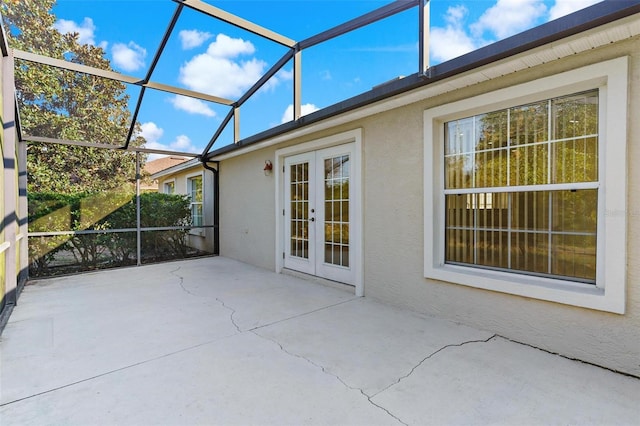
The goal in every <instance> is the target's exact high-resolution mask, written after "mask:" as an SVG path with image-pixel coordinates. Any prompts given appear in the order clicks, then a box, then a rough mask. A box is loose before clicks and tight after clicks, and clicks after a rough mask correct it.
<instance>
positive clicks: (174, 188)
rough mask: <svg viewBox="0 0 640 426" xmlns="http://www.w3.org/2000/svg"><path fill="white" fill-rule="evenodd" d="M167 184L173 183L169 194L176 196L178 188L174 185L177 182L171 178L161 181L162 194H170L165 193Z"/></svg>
mask: <svg viewBox="0 0 640 426" xmlns="http://www.w3.org/2000/svg"><path fill="white" fill-rule="evenodd" d="M168 183H173V192H172V193H171V194H177V193H178V192H177V188H178V187H177V185H176V183H177V182H176V178H171V179H167V180H163V181H162V193H163V194H170V193H169V192H166V191H165V188H166V185H167V184H168ZM158 189H160V188H158Z"/></svg>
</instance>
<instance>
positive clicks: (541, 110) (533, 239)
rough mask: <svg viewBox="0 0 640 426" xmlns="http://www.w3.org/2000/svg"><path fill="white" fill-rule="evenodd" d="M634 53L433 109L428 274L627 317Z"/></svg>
mask: <svg viewBox="0 0 640 426" xmlns="http://www.w3.org/2000/svg"><path fill="white" fill-rule="evenodd" d="M627 86H628V59H627V58H626V57H623V58H618V59H613V60H610V61H605V62H601V63H598V64H593V65H588V66H585V67H582V68H577V69H574V70H572V71H567V72H564V73H561V74H556V75H552V76H548V77H544V78H540V79H537V80H533V81H530V82H527V83H523V84H520V85H517V86H512V87H508V88H505V89H500V90H496V91H493V92H487V93H484V94H481V95H478V96H474V97H471V98H467V99H463V100H460V101H456V102H452V103H449V104H444V105H441V106H437V107H433V108H430V109H428V110H426V111H425V113H424V118H425V121H424V124H425V163H424V164H425V172H424V191H425V203H424V210H425V222H424V226H425V234H424V236H425V245H424V248H425V277H427V278H432V279H436V280H439V281H444V282H449V283H454V284H462V285H466V286H471V287H479V288H483V289H487V290H494V291H499V292H503V293H511V294H516V295H520V296H525V297H529V298H537V299H542V300H548V301H554V302H559V303H565V304H570V305H575V306H583V307H588V308H593V309H599V310H605V311H609V312H616V313H624V311H625V286H626V263H627V256H626V238H627V237H626V235H627V226H626V223H627V205H626V187H627V176H626V167H627V158H626V144H627V102H626V99H627V93H628V87H627Z"/></svg>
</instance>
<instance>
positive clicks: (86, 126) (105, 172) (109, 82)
mask: <svg viewBox="0 0 640 426" xmlns="http://www.w3.org/2000/svg"><path fill="white" fill-rule="evenodd" d="M283 4H284V6H285V8H284V9H283V10H282V12H281V13H282V15H283V17H288V16H291V17H295V19H303V17H304V15H305V13H307V15H306V16H307V17H308V16H309V15H308V11H306V12H305V11H304V10H296V9H297V8H298V5H297V4H295V3H292V2H283ZM144 5H145V7H142V8H141V7H136V2H131V3H130V4H127V3H121V2H118V3H117V6H118V7H119V8H121V9H122V12H123V13H126V14H127V15H128V16H131V17H136V16H137V19H138V22H145V26H146V27H148V28H149V33H150V34H151V35H150V39H151V40H154V41H155V43H156V44H155V45H156V46H157V48H156V50H155V51H154V52H153V54H152V55H151V54H150V55H149V56H148V59H149V60H148V61H147V62H146V63H145V67H141V68H139V69H137V70H136V71H138V72H139V73H140V74H138V75H129V74H125V73H121V72H118V71H116V70H115V69H123V67H122V66H119V67H117V66H115V65H114V64H113V63H111V62H110V61H109V59H108V58H107V54H106V48H107V47H106V44H102V45H100V44H97V43H96V42H87V41H86V40H82V34H79V33H78V32H75V33H74V32H73V31H67V32H65V31H64V30H63V29H62V28H60V27H59V26H58V25H59V23H60V21H56V16H55V15H54V13H53V12H55V8H54V6H55V2H54V1H44V2H33V1H25V2H15V1H3V3H2V9H1V13H2V25H3V27H2V40H0V42H1V43H0V44H1V47H2V57H3V64H2V89H3V90H2V96H3V116H2V119H3V123H4V132H3V138H2V150H3V157H4V162H3V170H2V172H3V187H2V190H3V193H2V194H1V195H2V199H3V203H2V206H1V207H2V209H3V211H2V212H1V213H2V214H3V217H4V222H3V226H2V233H1V237H2V238H1V240H2V245H1V246H0V247H1V248H2V253H1V254H0V256H1V257H0V265H1V266H2V267H1V269H0V274H1V276H0V283H1V285H2V286H3V287H2V288H1V289H0V294H3V295H4V297H3V299H2V306H3V307H4V306H5V305H12V304H14V303H15V301H16V299H17V295H18V294H19V291H20V289H21V287H22V286H23V285H24V283H25V282H26V280H27V279H28V277H31V278H36V277H48V276H56V275H61V274H69V273H77V272H83V271H93V270H96V269H104V268H112V267H120V266H131V265H143V264H148V263H153V262H162V261H169V260H173V259H183V258H189V257H194V256H203V255H216V254H218V253H219V236H218V235H219V229H218V227H219V213H218V211H219V206H218V173H217V168H218V164H217V163H216V162H211V161H208V159H209V158H210V157H211V156H212V154H213V153H214V152H216V151H219V150H224V149H228V148H229V147H234V146H239V145H242V144H244V143H251V142H252V141H253V140H255V139H259V138H261V137H265V136H266V135H274V134H278V133H284V132H287V131H291V130H292V129H295V128H297V127H302V126H305V125H307V124H310V123H313V122H314V121H315V120H318V119H320V118H322V117H323V116H326V115H327V114H329V115H331V114H335V113H336V111H337V109H336V107H339V109H341V110H344V109H348V108H350V107H355V104H354V105H352V106H350V105H348V104H344V102H343V100H344V99H347V98H349V97H352V96H355V95H357V94H359V93H362V92H364V91H366V90H369V89H370V88H371V87H374V86H378V85H381V84H382V86H380V87H383V86H384V95H385V96H387V95H388V94H389V93H392V91H393V90H395V89H394V87H393V84H394V82H397V81H398V79H399V78H402V77H401V76H402V75H407V74H414V75H427V73H428V65H427V60H428V56H429V55H428V31H427V27H428V20H429V8H428V1H427V0H398V1H394V2H387V3H385V2H368V3H364V2H363V5H362V6H360V7H359V8H358V7H356V8H351V9H355V10H356V11H360V14H358V15H354V16H351V15H348V14H346V13H345V12H346V9H345V10H342V8H341V7H340V5H339V3H333V4H332V5H331V6H332V8H334V9H336V10H334V12H335V13H331V14H330V15H327V16H323V17H322V19H316V22H315V25H309V28H311V29H310V30H309V31H308V33H306V34H290V33H289V30H288V28H287V26H286V25H284V26H282V27H281V28H277V29H274V28H267V26H263V25H260V24H259V22H260V16H259V14H257V15H256V16H253V17H252V20H248V19H245V18H244V17H240V16H237V15H235V14H234V13H233V12H232V11H227V10H223V9H222V8H218V7H215V6H213V5H212V4H209V3H206V2H203V1H199V0H174V1H171V0H166V1H163V2H156V3H154V5H153V9H154V10H153V11H150V10H148V9H149V8H148V7H146V6H147V5H148V3H145V4H144ZM95 6H96V8H97V9H96V13H99V8H100V7H105V6H104V4H102V5H101V4H96V5H95ZM138 6H139V5H138ZM223 6H225V7H228V8H230V9H231V10H233V4H232V3H226V4H223ZM258 9H259V8H258ZM52 10H53V12H52ZM349 13H354V12H353V11H350V12H349ZM383 21H385V22H387V24H388V23H389V21H390V22H391V25H394V26H396V27H401V28H403V31H401V32H398V31H396V32H394V33H390V35H389V37H388V42H389V43H390V44H392V45H395V46H397V45H401V46H405V47H403V48H402V49H398V52H400V53H399V54H396V59H394V60H393V61H391V62H390V63H389V62H388V63H387V65H386V66H385V67H378V68H380V69H381V70H382V71H381V72H376V73H373V72H371V73H370V74H371V75H370V76H369V78H370V80H368V81H367V82H366V83H365V84H368V86H366V87H362V86H361V85H358V84H353V85H352V87H341V88H332V89H331V90H323V96H324V97H323V99H322V100H321V103H320V104H319V105H315V104H314V105H312V104H311V103H310V102H309V101H307V100H306V98H304V97H303V89H306V87H310V86H311V84H312V83H313V84H318V83H322V82H323V81H324V84H325V86H326V84H328V81H329V79H330V76H329V75H328V74H327V73H328V72H327V71H324V68H323V64H322V63H321V62H320V58H321V57H322V53H323V52H331V54H332V55H333V56H334V57H335V61H336V62H340V61H342V62H343V63H349V62H350V61H352V60H358V61H359V62H362V63H363V64H372V63H374V62H377V61H379V59H376V55H377V54H376V52H375V51H373V50H372V51H368V50H367V48H362V49H358V46H357V45H356V46H354V48H353V49H345V48H343V47H342V46H343V45H344V44H343V43H344V39H345V38H346V37H348V36H349V35H350V34H352V33H357V34H359V37H367V35H368V34H370V33H371V32H373V31H378V32H379V31H380V27H379V26H380V23H381V22H383ZM283 22H284V23H285V24H286V19H284V20H283ZM309 22H313V20H309ZM407 24H409V25H407ZM193 26H198V27H201V28H207V31H208V32H207V33H206V34H208V36H209V37H211V33H214V34H215V33H217V34H218V35H217V39H216V42H218V43H219V46H222V44H221V43H222V42H224V41H226V42H230V43H244V45H245V46H247V47H246V49H247V50H251V51H254V50H258V51H259V52H260V53H261V54H262V55H263V56H261V57H260V58H259V59H256V58H254V59H252V60H251V61H245V62H244V63H242V62H236V63H234V62H226V63H225V62H224V61H222V62H220V61H218V62H213V63H211V64H209V66H210V73H211V75H210V79H212V80H215V79H216V78H219V77H220V73H224V72H227V73H233V72H234V68H233V67H231V68H230V69H227V68H225V65H229V63H230V64H231V65H236V66H238V64H240V65H241V66H244V65H246V64H247V63H249V62H251V63H253V64H254V65H255V64H257V65H258V67H257V68H258V69H257V70H256V72H254V73H253V74H251V76H252V78H253V79H252V80H250V81H246V82H244V84H242V85H240V86H236V87H234V88H233V89H232V90H231V89H229V88H228V87H224V86H215V85H213V86H211V85H209V86H207V85H206V84H204V85H198V84H194V83H191V84H190V83H189V82H188V81H187V77H184V76H183V74H184V72H185V68H186V67H187V66H188V65H189V64H188V63H184V62H183V63H182V65H180V64H179V63H178V62H177V60H176V58H178V56H177V55H178V51H179V50H180V48H179V47H178V45H179V44H180V43H182V48H183V50H184V49H185V47H184V46H185V44H184V43H185V42H184V37H183V36H184V34H185V32H186V33H187V34H189V31H194V30H190V28H192V27H193ZM123 31H124V30H123ZM196 33H197V32H196ZM191 34H192V35H193V34H194V33H193V32H192V33H191ZM199 34H200V35H202V33H199ZM226 34H229V36H227V35H226ZM391 34H395V37H396V38H395V39H392V38H391ZM398 35H401V37H404V38H401V39H398V38H397V37H398ZM225 37H226V39H225ZM403 43H404V44H403ZM130 45H131V44H130ZM213 45H214V43H212V44H211V45H210V47H209V50H208V53H210V52H209V51H211V50H212V49H215V48H214V47H212V46H213ZM406 46H409V47H406ZM303 53H304V55H305V58H306V60H308V62H306V63H307V64H308V66H307V67H306V68H305V71H304V72H303V68H302V56H303ZM407 58H408V59H407ZM112 61H113V59H112ZM391 64H394V65H391ZM216 66H221V68H222V69H221V70H218V69H216ZM372 69H373V68H372ZM178 70H179V73H180V78H179V79H178V80H179V82H178V83H177V84H176V83H173V81H175V78H168V77H167V76H168V75H169V72H173V73H174V74H175V73H177V72H178ZM236 71H237V69H236ZM399 76H400V77H399ZM352 78H353V81H354V82H355V83H359V81H358V80H359V77H355V76H354V77H352ZM168 82H171V83H168ZM385 82H386V83H385ZM306 83H308V84H306ZM387 86H388V88H387ZM305 102H306V103H305ZM316 103H318V101H316ZM331 105H334V107H333V108H331V107H330V106H331ZM150 106H153V107H154V108H156V109H157V108H164V110H162V111H161V112H154V108H151V107H150ZM171 106H173V107H175V109H180V108H182V109H183V110H185V109H186V110H188V111H190V112H193V111H194V109H195V110H196V111H199V112H202V113H203V114H201V115H200V116H198V115H197V114H196V116H195V118H194V117H193V116H190V117H188V118H187V119H184V120H183V121H181V122H180V124H181V125H182V126H185V127H190V128H192V129H195V127H197V126H199V127H200V128H201V130H200V133H198V134H197V139H198V140H197V142H198V145H199V146H204V149H202V148H201V149H200V150H198V149H196V148H194V146H195V145H196V144H194V143H191V141H190V140H189V138H187V137H186V136H184V135H183V134H181V135H179V136H178V137H177V138H176V141H175V142H176V143H162V141H160V140H159V139H158V138H159V135H162V132H163V129H162V128H163V127H168V123H173V122H174V121H176V120H175V117H174V115H173V113H172V112H171ZM317 110H321V111H324V114H322V116H320V115H318V114H315V118H314V112H315V111H317ZM283 111H284V114H283ZM241 112H242V115H241ZM153 114H155V115H153ZM281 116H282V117H281ZM198 117H200V118H198ZM212 117H213V119H212ZM194 120H196V121H197V126H196V124H194V123H196V121H194ZM203 123H204V124H203ZM173 124H174V126H175V123H173ZM178 127H180V126H178ZM154 131H155V133H154ZM194 131H195V130H194ZM179 142H182V143H179ZM167 156H179V157H181V158H183V159H184V160H185V161H189V160H190V161H191V163H189V164H192V165H195V169H194V170H196V171H197V174H198V176H199V178H198V180H194V178H193V176H192V175H190V176H189V178H188V179H187V185H186V186H184V188H182V190H180V191H178V190H176V188H178V187H179V186H180V185H179V179H180V178H179V177H178V178H177V179H178V180H175V179H174V180H173V181H169V184H167V183H164V184H163V185H162V187H160V188H158V187H157V180H156V179H154V176H153V172H152V171H149V170H147V167H146V165H147V164H149V163H150V162H152V161H153V160H156V159H159V158H163V157H167ZM168 171H171V168H169V169H168ZM163 173H165V174H166V173H168V172H167V171H164V172H163ZM265 173H266V172H265ZM194 181H195V182H196V183H195V184H194V183H193V182H194ZM154 185H155V187H154ZM168 185H170V186H168Z"/></svg>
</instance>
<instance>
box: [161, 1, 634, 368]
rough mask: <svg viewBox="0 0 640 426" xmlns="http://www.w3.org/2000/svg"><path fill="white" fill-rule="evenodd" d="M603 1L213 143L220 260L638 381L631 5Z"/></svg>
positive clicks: (184, 174) (183, 175)
mask: <svg viewBox="0 0 640 426" xmlns="http://www.w3.org/2000/svg"><path fill="white" fill-rule="evenodd" d="M615 3H617V4H618V6H620V3H619V2H604V3H601V4H597V5H594V6H592V7H590V8H587V9H585V10H583V11H580V12H578V13H575V14H572V15H569V16H567V17H564V18H561V19H559V20H557V21H552V22H550V23H548V24H545V25H543V26H541V27H538V28H535V29H533V30H530V31H527V32H525V33H522V34H519V35H516V36H514V37H511V38H509V39H506V40H503V41H501V42H498V43H495V44H493V45H490V46H487V47H484V48H481V49H479V50H478V51H475V52H471V53H469V54H467V55H464V56H462V57H460V58H456V59H453V60H451V61H449V62H446V63H443V64H439V65H437V66H434V67H432V68H431V69H430V70H429V71H428V72H427V74H426V75H416V76H409V77H406V78H404V79H399V80H397V81H393V82H391V83H389V85H387V86H383V87H378V88H374V89H372V91H371V92H368V93H365V94H363V95H361V96H359V97H356V98H352V99H349V100H347V101H344V102H342V103H340V104H337V105H334V106H332V107H329V108H326V109H323V110H320V111H317V112H314V113H312V114H309V115H308V116H304V117H302V118H301V119H300V120H298V121H296V122H290V123H287V124H284V125H282V126H279V127H277V128H275V129H271V130H269V131H266V132H264V133H262V134H259V135H256V136H254V137H250V138H247V139H245V140H242V141H240V142H239V143H237V144H235V145H232V146H227V147H223V148H220V149H217V150H214V151H213V152H211V153H210V154H209V156H208V157H207V160H208V161H211V162H217V163H218V174H219V186H220V192H219V197H220V203H219V208H220V211H219V214H220V218H219V219H220V220H219V221H220V254H221V255H222V256H225V257H230V258H234V259H239V260H241V261H244V262H248V263H250V264H253V265H257V266H261V267H264V268H268V269H271V270H274V271H277V272H288V271H294V272H296V273H298V274H307V275H309V276H313V277H319V278H322V279H327V280H331V281H332V282H339V283H344V284H345V285H347V286H350V287H349V288H351V290H350V291H353V292H354V293H355V294H357V295H363V296H366V297H371V298H374V299H378V300H382V301H385V302H389V303H392V304H395V305H397V306H401V307H404V308H406V309H410V310H414V311H417V312H420V313H423V314H428V315H435V316H440V317H445V318H448V319H450V320H453V321H457V322H460V323H464V324H468V325H471V326H474V327H478V328H481V329H486V330H491V331H493V332H496V333H498V334H500V335H502V336H505V337H507V338H509V339H513V340H515V341H518V342H523V343H526V344H530V345H533V346H536V347H539V348H542V349H545V350H548V351H551V352H554V353H559V354H561V355H564V356H567V357H570V358H576V359H580V360H583V361H586V362H590V363H594V364H597V365H601V366H605V367H607V368H611V369H614V370H617V371H621V372H624V373H628V374H631V375H635V376H640V363H639V360H640V262H638V259H639V258H640V238H638V236H639V234H640V221H638V220H637V216H638V212H640V195H638V194H640V187H639V185H640V183H639V182H640V168H638V167H637V164H639V163H640V120H638V117H639V116H640V10H639V9H638V7H637V6H638V5H637V4H636V5H635V6H633V7H635V9H633V8H632V7H631V6H630V7H629V8H628V9H625V10H624V11H622V12H621V10H622V9H624V8H622V7H618V8H617V9H616V10H615V11H612V9H611V7H612V6H611V5H612V4H615ZM265 161H270V162H272V163H273V166H274V167H273V173H272V174H270V175H265V173H264V171H263V166H264V164H265ZM178 167H179V168H180V173H179V174H178V173H175V174H171V175H169V174H167V175H165V178H164V180H163V181H162V183H161V185H166V184H167V183H168V182H170V181H171V179H175V185H176V190H177V189H178V188H181V190H183V188H184V187H185V186H184V185H185V181H184V179H187V178H188V176H189V174H190V173H200V172H196V169H183V168H182V167H184V166H178ZM205 187H206V185H205ZM161 188H162V186H161Z"/></svg>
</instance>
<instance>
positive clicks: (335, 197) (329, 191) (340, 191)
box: [324, 155, 350, 267]
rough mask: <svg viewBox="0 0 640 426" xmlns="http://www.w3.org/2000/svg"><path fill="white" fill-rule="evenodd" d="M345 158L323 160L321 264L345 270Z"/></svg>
mask: <svg viewBox="0 0 640 426" xmlns="http://www.w3.org/2000/svg"><path fill="white" fill-rule="evenodd" d="M349 160H350V159H349V156H348V155H340V156H336V157H333V158H326V159H325V160H324V194H325V201H324V261H325V263H329V264H332V265H339V266H345V267H348V266H349V179H350V173H349V168H350V161H349Z"/></svg>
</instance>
